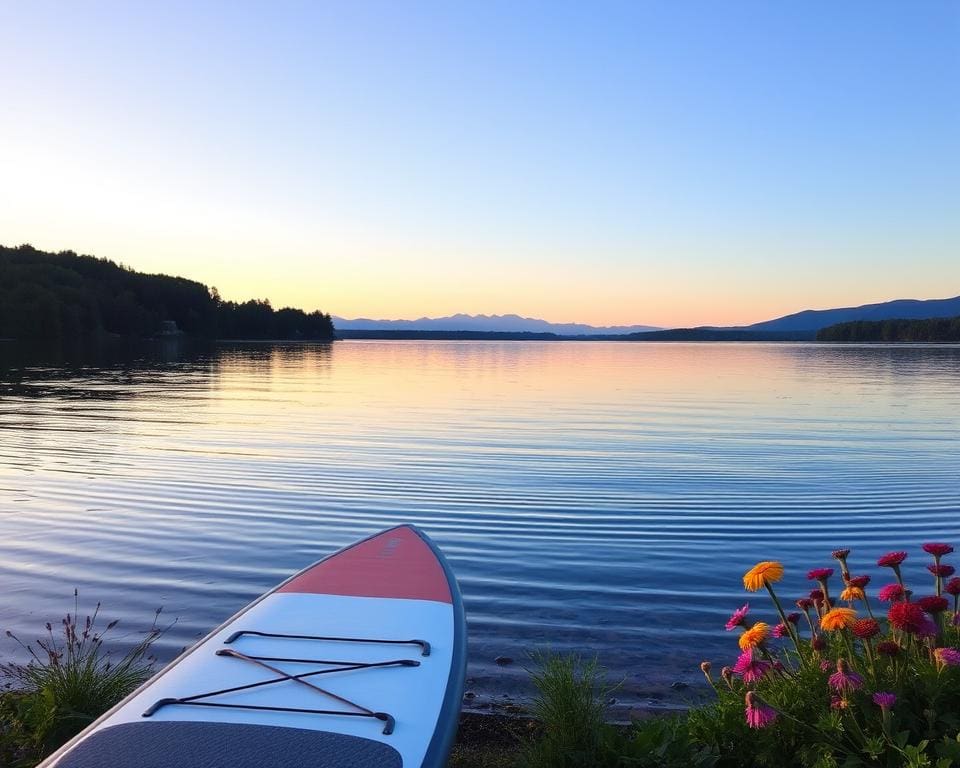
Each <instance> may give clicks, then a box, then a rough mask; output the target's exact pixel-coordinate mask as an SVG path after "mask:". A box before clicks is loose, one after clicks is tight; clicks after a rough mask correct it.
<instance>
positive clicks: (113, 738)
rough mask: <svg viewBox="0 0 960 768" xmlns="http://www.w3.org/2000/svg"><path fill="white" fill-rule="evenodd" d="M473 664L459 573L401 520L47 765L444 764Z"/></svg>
mask: <svg viewBox="0 0 960 768" xmlns="http://www.w3.org/2000/svg"><path fill="white" fill-rule="evenodd" d="M465 670H466V623H465V621H464V614H463V604H462V603H461V600H460V591H459V589H458V588H457V582H456V579H454V576H453V574H452V573H451V571H450V568H449V566H448V565H447V563H446V561H445V560H444V558H443V555H442V554H440V552H439V550H438V549H437V548H436V546H434V544H433V543H432V542H431V541H430V539H428V538H427V536H426V535H425V534H424V533H422V532H421V531H419V530H418V529H416V528H414V527H413V526H409V525H403V526H399V527H397V528H391V529H390V530H387V531H384V532H383V533H379V534H377V535H375V536H372V537H370V538H368V539H364V540H363V541H361V542H358V543H357V544H354V545H352V546H350V547H347V548H346V549H342V550H340V551H339V552H337V553H336V554H333V555H330V556H329V557H327V558H325V559H324V560H321V561H320V562H319V563H316V564H315V565H313V566H311V567H310V568H307V569H306V570H304V571H301V572H300V573H298V574H296V575H295V576H293V577H291V578H290V579H288V580H287V581H285V582H284V583H283V584H281V585H280V586H279V587H277V588H276V589H274V590H272V591H270V592H268V593H267V594H265V595H264V596H263V597H260V598H259V599H257V600H256V601H254V602H253V603H252V604H250V605H249V606H247V607H246V608H244V609H243V610H242V611H240V613H238V614H237V615H236V616H234V617H233V618H232V619H230V620H228V621H227V622H226V623H225V624H223V625H222V626H220V627H219V628H217V629H216V630H214V631H213V633H211V634H210V635H209V636H207V637H206V638H205V639H203V640H201V641H200V642H199V643H198V644H197V645H195V646H194V647H193V648H191V649H190V650H189V651H187V652H186V653H184V654H183V655H182V656H180V658H178V659H177V660H176V661H174V662H173V663H172V664H170V665H169V666H168V667H167V668H166V669H164V670H163V671H162V672H160V673H159V674H158V675H156V676H155V677H153V678H152V679H151V680H149V681H147V682H146V683H145V684H144V685H143V686H141V687H140V688H138V689H137V690H136V691H134V692H133V693H132V694H131V695H130V696H128V697H127V698H126V699H125V700H124V701H122V702H121V703H120V704H118V705H117V706H116V707H114V708H113V709H112V710H110V711H109V712H107V713H106V714H105V715H104V716H103V717H101V718H100V719H99V720H97V721H96V722H95V723H94V724H93V725H91V726H90V727H89V728H87V729H86V730H85V731H83V733H81V734H80V735H78V736H77V737H76V738H74V739H73V740H72V741H70V742H68V743H67V744H66V745H65V746H63V747H62V748H61V749H60V750H58V751H57V752H55V753H54V754H53V755H51V756H50V757H49V758H47V759H46V760H45V761H44V762H43V763H41V766H40V768H54V767H55V768H415V767H420V768H442V767H443V766H444V765H445V763H446V760H447V755H448V753H449V751H450V747H451V745H452V743H453V738H454V736H455V734H456V729H457V719H458V715H459V713H460V701H461V698H462V696H463V682H464V675H465Z"/></svg>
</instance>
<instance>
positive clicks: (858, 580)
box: [847, 576, 870, 589]
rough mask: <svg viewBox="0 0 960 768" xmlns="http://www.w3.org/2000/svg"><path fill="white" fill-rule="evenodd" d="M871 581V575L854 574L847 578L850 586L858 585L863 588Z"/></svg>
mask: <svg viewBox="0 0 960 768" xmlns="http://www.w3.org/2000/svg"><path fill="white" fill-rule="evenodd" d="M869 583H870V577H869V576H852V577H850V578H849V579H847V584H848V585H849V586H851V587H858V588H859V589H863V588H864V587H866V586H867V584H869Z"/></svg>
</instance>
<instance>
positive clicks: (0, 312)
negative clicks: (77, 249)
mask: <svg viewBox="0 0 960 768" xmlns="http://www.w3.org/2000/svg"><path fill="white" fill-rule="evenodd" d="M167 321H173V322H175V323H176V327H177V329H178V330H180V331H182V332H183V333H185V334H188V335H191V336H198V337H204V338H220V339H305V340H318V341H327V340H330V339H332V338H333V332H334V329H333V322H332V320H331V319H330V315H328V314H325V313H323V312H310V313H307V312H304V311H303V310H300V309H290V308H284V309H280V310H275V309H273V307H271V306H270V302H269V301H266V300H251V301H246V302H243V303H237V302H233V301H223V300H222V299H221V298H220V296H219V295H218V294H217V292H216V289H213V290H211V289H209V288H207V286H205V285H204V284H203V283H198V282H196V281H194V280H187V279H185V278H182V277H170V276H168V275H148V274H144V273H142V272H136V271H134V270H132V269H128V268H126V267H124V266H121V265H119V264H116V263H114V262H112V261H109V260H107V259H98V258H95V257H93V256H78V255H77V254H75V253H73V252H72V251H61V252H60V253H44V252H43V251H38V250H36V249H35V248H33V247H31V246H29V245H21V246H19V247H18V248H8V247H5V246H0V338H14V339H25V340H36V341H43V342H48V343H60V342H71V341H81V340H85V339H90V338H94V337H97V336H100V335H105V334H115V335H119V336H125V337H140V338H143V337H150V336H155V335H157V334H158V333H161V332H163V331H164V330H167V331H169V330H170V326H169V324H167Z"/></svg>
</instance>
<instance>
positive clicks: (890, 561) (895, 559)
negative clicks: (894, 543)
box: [877, 552, 907, 568]
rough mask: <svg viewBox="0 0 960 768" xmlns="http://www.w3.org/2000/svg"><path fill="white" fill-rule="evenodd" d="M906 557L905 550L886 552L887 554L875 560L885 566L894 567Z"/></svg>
mask: <svg viewBox="0 0 960 768" xmlns="http://www.w3.org/2000/svg"><path fill="white" fill-rule="evenodd" d="M906 559H907V553H906V552H887V554H885V555H884V556H883V557H881V558H880V559H878V560H877V565H879V566H883V567H886V568H896V567H897V566H898V565H900V563H902V562H903V561H904V560H906Z"/></svg>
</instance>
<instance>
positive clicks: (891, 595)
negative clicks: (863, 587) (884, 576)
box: [877, 584, 905, 603]
mask: <svg viewBox="0 0 960 768" xmlns="http://www.w3.org/2000/svg"><path fill="white" fill-rule="evenodd" d="M904 594H905V592H904V589H903V587H901V586H900V585H899V584H887V586H885V587H880V591H879V592H877V597H879V598H880V600H882V601H883V602H884V603H892V602H893V601H895V600H899V599H900V598H902V597H903V596H904Z"/></svg>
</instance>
